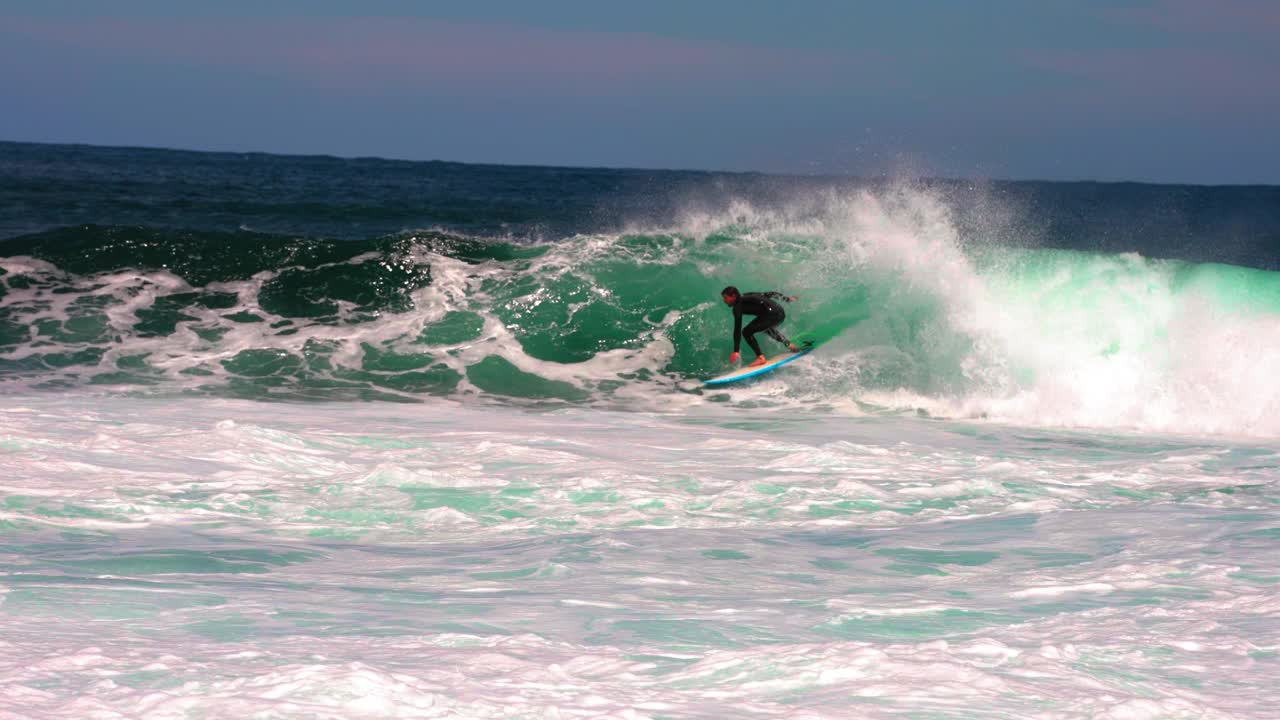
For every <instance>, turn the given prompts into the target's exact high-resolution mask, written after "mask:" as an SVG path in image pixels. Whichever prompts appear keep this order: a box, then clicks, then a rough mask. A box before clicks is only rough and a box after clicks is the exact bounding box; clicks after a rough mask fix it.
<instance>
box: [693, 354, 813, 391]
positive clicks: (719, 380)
mask: <svg viewBox="0 0 1280 720" xmlns="http://www.w3.org/2000/svg"><path fill="white" fill-rule="evenodd" d="M811 352H813V345H806V346H805V347H804V348H802V349H801V350H800V352H794V353H793V352H788V353H785V354H783V355H782V356H780V357H779V358H777V359H775V360H770V361H768V362H766V363H765V364H763V365H757V366H755V367H744V368H739V369H737V370H734V371H733V372H731V373H725V374H724V375H718V376H716V377H713V378H711V379H710V380H703V381H702V384H703V385H704V386H710V385H728V384H730V383H736V382H741V381H743V380H749V379H751V378H754V377H760V376H761V375H764V374H766V373H771V372H773V371H774V370H777V369H778V368H780V367H782V366H783V365H786V364H787V363H793V362H795V361H796V360H799V359H800V358H802V357H804V356H805V355H808V354H809V353H811Z"/></svg>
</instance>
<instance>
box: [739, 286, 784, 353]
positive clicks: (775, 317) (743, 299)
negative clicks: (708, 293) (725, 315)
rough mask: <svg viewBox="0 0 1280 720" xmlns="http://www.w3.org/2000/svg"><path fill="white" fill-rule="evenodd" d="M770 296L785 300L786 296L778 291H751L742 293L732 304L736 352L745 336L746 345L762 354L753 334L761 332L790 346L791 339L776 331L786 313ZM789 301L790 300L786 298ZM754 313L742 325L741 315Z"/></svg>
mask: <svg viewBox="0 0 1280 720" xmlns="http://www.w3.org/2000/svg"><path fill="white" fill-rule="evenodd" d="M771 298H782V299H783V300H787V296H786V295H783V294H782V293H780V292H753V293H743V294H741V295H739V296H738V300H737V302H735V303H734V304H733V351H734V352H738V351H739V349H740V348H741V347H742V338H743V337H746V339H747V345H749V346H750V347H751V349H752V350H754V351H755V352H756V355H763V354H764V353H762V352H760V345H759V343H757V342H756V338H755V334H756V333H758V332H763V333H765V334H767V335H768V336H769V337H771V338H773V339H774V340H777V341H778V342H780V343H782V344H783V345H786V346H788V347H790V345H791V341H790V340H788V339H787V337H786V336H785V335H783V334H782V333H780V332H778V325H779V324H781V323H782V321H783V320H784V319H786V317H787V313H786V311H785V310H783V309H782V306H781V305H779V304H778V303H777V302H776V301H774V300H772V299H771ZM787 302H790V300H787ZM743 315H754V316H755V318H754V319H753V320H752V321H751V322H749V323H747V326H746V327H745V328H744V327H742V316H743Z"/></svg>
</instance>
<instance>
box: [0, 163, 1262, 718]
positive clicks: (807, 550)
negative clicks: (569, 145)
mask: <svg viewBox="0 0 1280 720" xmlns="http://www.w3.org/2000/svg"><path fill="white" fill-rule="evenodd" d="M730 284H732V285H736V286H738V287H740V288H742V289H743V290H744V291H752V290H779V291H783V292H786V293H788V294H791V295H796V296H798V299H797V300H796V301H795V302H794V303H791V304H789V305H788V306H787V311H788V318H787V320H786V322H785V323H784V325H783V329H784V330H785V331H786V332H787V333H788V334H790V335H791V336H792V337H793V338H796V339H809V340H813V341H814V342H816V343H818V348H817V350H816V351H815V352H814V353H813V354H811V355H810V356H807V357H805V358H803V359H801V360H800V361H798V362H795V363H792V364H790V365H788V366H787V367H786V368H784V369H782V370H779V371H777V372H775V373H773V374H771V375H769V376H767V377H765V378H763V379H761V380H759V381H755V382H751V383H747V384H743V385H740V386H729V387H724V388H716V389H706V388H704V387H703V386H702V380H703V379H705V378H707V377H710V376H712V375H716V374H719V373H721V372H724V371H726V370H727V369H728V367H729V364H728V356H729V353H730V352H731V350H732V337H731V335H732V317H731V314H730V312H729V311H728V309H727V308H726V307H725V306H724V305H723V303H722V302H721V301H720V298H719V291H720V289H721V288H723V287H724V286H726V285H730ZM772 342H773V341H771V340H769V339H767V338H762V343H763V344H764V345H765V348H766V352H772V351H777V350H779V349H780V348H778V347H777V346H776V345H770V343H772ZM771 348H772V349H771ZM748 354H750V353H748ZM1277 438H1280V187H1267V186H1230V187H1204V186H1173V185H1144V184H1134V183H1093V182H1011V181H992V180H983V181H978V180H963V179H920V178H871V179H856V178H848V177H800V176H772V175H764V174H749V173H748V174H727V173H714V172H691V171H657V170H654V171H649V170H613V169H600V168H549V167H516V166H489V165H467V164H458V163H444V162H407V161H390V160H382V159H374V158H357V159H343V158H334V157H302V156H276V155H268V154H258V153H250V154H239V153H202V152H186V151H172V150H157V149H140V148H103V147H88V146H67V145H35V144H22V143H0V717H13V718H69V717H77V718H220V717H246V718H247V717H252V718H361V717H369V718H384V717H406V718H408V717H414V718H419V717H421V718H541V719H548V720H549V719H562V720H564V719H568V718H626V719H629V720H635V719H639V718H651V719H653V720H658V719H660V718H790V719H801V718H912V719H925V718H979V717H980V718H1044V719H1052V720H1065V719H1073V718H1111V719H1114V720H1136V719H1145V718H1150V719H1152V720H1155V719H1157V718H1268V717H1270V718H1280V710H1278V709H1277V708H1280V620H1278V618H1280V560H1278V559H1277V558H1280V446H1278V445H1277Z"/></svg>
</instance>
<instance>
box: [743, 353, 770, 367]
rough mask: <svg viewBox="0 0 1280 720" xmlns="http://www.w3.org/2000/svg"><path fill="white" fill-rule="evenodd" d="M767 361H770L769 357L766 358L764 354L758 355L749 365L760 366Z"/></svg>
mask: <svg viewBox="0 0 1280 720" xmlns="http://www.w3.org/2000/svg"><path fill="white" fill-rule="evenodd" d="M767 362H769V360H768V358H766V357H765V356H763V355H757V356H756V359H755V360H753V361H751V364H750V365H748V366H747V367H759V366H761V365H763V364H765V363H767Z"/></svg>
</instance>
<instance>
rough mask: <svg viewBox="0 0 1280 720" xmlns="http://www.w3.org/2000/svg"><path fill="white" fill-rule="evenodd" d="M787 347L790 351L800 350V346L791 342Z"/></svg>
mask: <svg viewBox="0 0 1280 720" xmlns="http://www.w3.org/2000/svg"><path fill="white" fill-rule="evenodd" d="M787 348H788V349H789V350H791V352H800V346H799V345H797V344H795V343H791V344H790V345H788V346H787Z"/></svg>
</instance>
